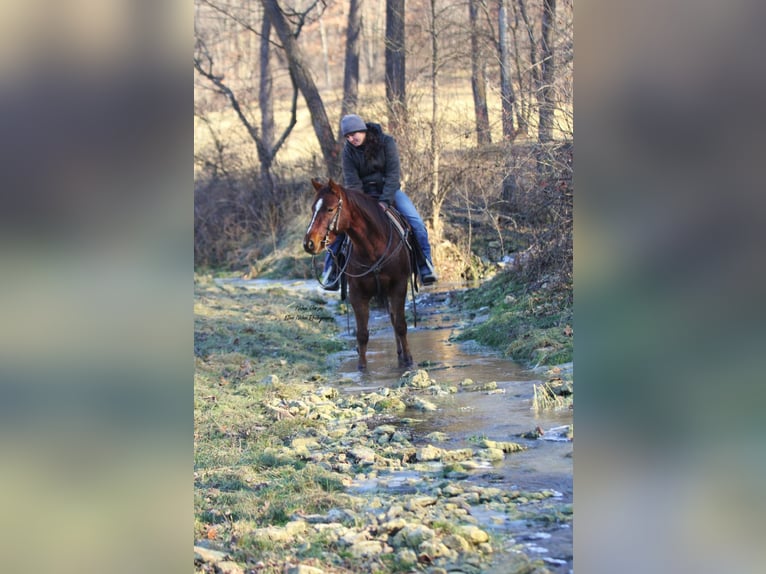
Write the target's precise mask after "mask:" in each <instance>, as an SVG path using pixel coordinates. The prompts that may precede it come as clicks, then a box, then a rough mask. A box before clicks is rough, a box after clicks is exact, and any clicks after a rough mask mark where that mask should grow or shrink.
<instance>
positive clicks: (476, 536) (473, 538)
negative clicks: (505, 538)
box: [460, 525, 489, 546]
mask: <svg viewBox="0 0 766 574" xmlns="http://www.w3.org/2000/svg"><path fill="white" fill-rule="evenodd" d="M460 535H461V536H462V537H464V538H465V539H466V540H467V541H468V542H470V543H471V544H473V545H474V546H478V545H479V544H481V543H483V542H487V541H489V534H487V533H486V532H484V531H483V530H482V529H481V528H479V527H478V526H472V525H468V526H463V527H462V528H461V529H460Z"/></svg>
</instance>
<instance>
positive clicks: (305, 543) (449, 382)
mask: <svg viewBox="0 0 766 574" xmlns="http://www.w3.org/2000/svg"><path fill="white" fill-rule="evenodd" d="M301 305H303V307H304V308H308V303H305V302H304V303H301ZM318 305H319V307H318V308H321V304H318ZM425 307H426V308H427V305H426V306H425ZM453 323H454V321H453ZM432 324H433V322H432ZM306 328H308V326H306ZM380 331H382V332H380V333H379V335H380V336H381V337H383V338H385V337H387V334H386V333H385V325H384V324H381V326H380ZM429 331H430V329H428V328H424V329H422V332H423V333H428V332H429ZM416 335H417V330H415V331H414V332H413V339H414V343H413V345H414V346H417V344H418V343H417V336H416ZM376 336H377V335H376V334H375V333H373V339H374V338H375V337H376ZM452 357H453V362H452V363H451V364H441V365H436V364H434V363H433V361H430V362H428V363H427V365H426V367H427V368H416V369H413V370H410V371H407V372H404V373H400V372H399V373H394V372H391V373H389V375H388V378H386V377H383V378H380V377H376V378H375V380H371V379H370V378H369V377H368V378H365V377H362V378H358V377H347V376H344V375H342V374H341V375H339V376H337V377H334V376H330V377H327V376H325V375H320V374H316V373H313V374H310V375H308V376H302V377H300V379H301V380H300V381H297V380H296V379H295V377H294V376H291V377H289V378H282V377H280V376H278V375H274V374H271V375H268V376H265V377H260V378H258V380H254V379H253V373H254V372H255V369H251V371H252V372H250V374H248V373H249V371H247V369H245V370H244V371H243V370H242V369H243V368H244V367H240V371H239V373H238V376H239V377H240V378H239V379H238V380H237V381H235V382H234V383H231V387H232V388H237V389H238V390H237V391H236V393H240V394H241V395H242V396H243V398H255V397H257V398H258V399H259V402H258V408H257V410H258V413H257V414H254V415H252V416H251V417H249V418H248V420H247V424H245V423H244V422H242V423H241V424H240V426H239V430H236V431H235V430H234V429H233V428H231V426H229V427H227V428H224V429H219V430H217V432H218V433H219V434H222V435H223V436H225V439H226V440H227V441H228V443H227V444H228V445H230V446H229V447H228V448H231V449H235V448H238V449H239V451H240V454H239V457H240V459H239V462H237V463H236V464H235V465H232V466H231V467H225V469H224V467H223V466H220V465H219V466H218V467H215V466H214V465H212V464H207V465H202V464H200V465H198V470H197V471H196V472H195V482H196V484H197V485H198V487H199V490H200V492H204V500H200V501H199V502H198V505H197V506H199V507H200V509H201V510H200V516H201V517H202V519H201V520H200V522H201V523H200V524H198V528H197V529H196V532H197V534H195V568H196V571H198V572H273V573H276V572H280V573H282V572H288V573H294V574H311V573H313V574H321V573H325V574H332V573H341V572H343V573H347V572H355V573H356V572H358V573H367V572H380V573H388V572H392V573H393V572H428V573H432V574H441V573H448V572H449V573H454V574H458V573H461V572H463V573H488V574H500V573H507V574H514V573H531V572H536V573H539V574H542V573H545V572H552V573H568V572H571V571H572V563H573V562H572V492H571V456H572V427H571V424H568V423H567V421H569V422H571V411H567V412H565V413H563V414H562V413H551V414H550V416H549V417H548V418H544V419H542V422H541V425H542V426H541V425H533V424H531V423H532V422H534V421H535V420H537V419H536V418H535V417H533V416H529V414H528V413H529V411H530V403H531V397H532V393H533V387H534V384H535V382H534V380H531V379H533V378H532V377H530V380H526V381H512V380H510V381H503V380H500V381H490V380H485V379H484V378H483V377H477V378H476V379H472V378H469V377H466V376H464V375H465V374H466V373H465V372H463V371H461V370H460V368H457V367H458V365H463V366H464V367H465V368H466V369H469V370H470V368H471V366H470V362H466V361H464V360H463V358H462V357H458V356H455V355H452ZM373 367H374V359H373ZM474 371H475V370H474ZM475 372H477V371H475ZM559 375H561V372H560V370H553V371H549V372H547V373H543V374H541V376H542V378H548V379H558V378H559ZM234 378H235V377H231V379H232V380H233V379H234ZM381 381H383V384H379V383H380V382H381ZM227 382H228V381H227ZM537 382H538V383H539V382H541V381H540V380H538V381H537ZM376 383H378V384H376ZM218 385H219V386H221V383H218ZM223 388H226V386H224V387H223ZM522 389H523V390H522ZM236 393H235V394H236ZM210 396H222V395H210ZM201 400H204V401H208V402H215V401H217V400H219V399H210V398H209V397H208V396H204V397H201ZM220 404H222V402H221V403H220ZM493 408H496V409H497V408H499V409H500V410H501V411H502V412H505V413H506V416H505V418H504V419H503V420H504V421H506V422H505V423H502V424H498V421H497V420H496V419H497V417H496V416H495V414H496V413H495V411H493V410H492V409H493ZM509 408H510V409H512V408H516V409H517V410H518V411H519V412H522V411H523V412H524V413H526V418H525V417H515V416H510V415H508V413H509V412H511V411H509V410H508V409H509ZM485 417H493V418H494V419H495V420H483V418H485ZM457 420H459V421H460V422H461V425H460V426H454V425H452V424H450V423H451V421H457ZM482 423H483V424H482ZM558 423H562V424H558ZM564 423H567V424H564ZM277 428H279V429H280V430H279V432H276V431H274V429H277ZM285 429H287V430H285ZM267 434H269V436H270V438H269V440H265V441H263V442H258V443H257V446H256V442H257V441H258V440H262V439H263V436H264V435H267ZM275 437H278V439H275ZM250 447H252V448H250ZM541 456H542V457H543V458H545V457H547V460H548V462H550V463H551V465H552V466H553V467H555V468H554V471H555V472H550V473H547V472H546V470H545V468H546V465H547V463H544V464H542V466H541V464H540V462H539V460H540V458H541ZM247 457H252V458H251V459H247V460H252V461H253V462H252V467H251V468H258V469H259V470H258V471H252V472H250V471H242V470H241V469H242V468H243V467H244V466H245V465H243V464H242V461H243V460H244V459H246V458H247ZM232 460H234V459H227V461H232ZM235 467H236V469H237V470H230V469H234V468H235ZM287 470H289V471H290V472H291V473H293V474H291V476H293V475H295V474H296V473H299V474H300V476H301V477H302V478H301V480H304V481H308V482H310V483H311V484H312V485H315V486H317V489H316V490H315V491H312V494H311V496H310V497H309V498H306V499H300V500H304V502H299V498H300V497H301V496H303V494H302V493H301V492H300V489H299V488H297V487H296V486H295V485H294V481H295V479H291V480H292V481H293V482H290V481H288V480H287V479H285V478H284V476H285V475H286V473H287ZM227 472H228V473H229V474H228V475H227V474H226V473H227ZM232 473H233V474H232ZM227 476H228V477H229V478H226V477H227ZM562 476H563V477H564V478H563V479H562ZM293 488H295V494H294V495H292V494H291V492H289V491H290V490H291V489H293ZM279 489H282V490H283V491H284V492H281V493H279V494H281V495H282V497H283V498H286V499H288V500H289V499H290V497H291V496H294V497H295V504H292V505H290V504H283V505H282V507H281V508H285V509H290V511H289V512H287V511H282V512H281V513H272V514H271V516H274V519H273V520H270V521H264V520H263V519H262V518H261V519H258V520H250V521H248V520H247V519H246V518H247V517H246V516H244V515H246V514H248V513H247V512H245V511H244V510H243V509H244V508H247V505H250V507H252V508H253V509H254V510H253V513H252V514H253V515H254V516H255V515H257V516H259V517H262V516H264V515H267V516H268V515H269V514H268V512H269V511H268V508H265V507H267V506H268V505H269V504H275V501H276V498H275V496H276V493H274V492H273V491H274V490H279ZM234 493H236V500H235V498H234ZM227 505H228V508H227ZM256 510H257V511H256ZM205 529H206V530H205ZM200 531H201V532H206V535H205V536H200V535H199V532H200ZM224 533H225V535H224Z"/></svg>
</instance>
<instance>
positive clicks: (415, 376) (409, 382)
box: [397, 369, 436, 389]
mask: <svg viewBox="0 0 766 574" xmlns="http://www.w3.org/2000/svg"><path fill="white" fill-rule="evenodd" d="M434 384H436V381H434V380H433V379H432V378H431V377H429V376H428V371H425V370H423V369H418V370H417V371H407V372H406V373H404V374H403V375H402V376H401V377H400V378H399V382H398V383H397V386H398V387H408V388H412V389H426V388H428V387H430V386H431V385H434Z"/></svg>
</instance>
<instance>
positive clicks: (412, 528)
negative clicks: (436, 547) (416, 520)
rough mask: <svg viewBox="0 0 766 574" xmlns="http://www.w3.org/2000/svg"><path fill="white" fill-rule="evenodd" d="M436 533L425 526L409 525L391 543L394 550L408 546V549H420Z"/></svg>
mask: <svg viewBox="0 0 766 574" xmlns="http://www.w3.org/2000/svg"><path fill="white" fill-rule="evenodd" d="M435 536H436V533H435V532H434V531H433V530H431V529H430V528H428V526H426V525H424V524H412V523H410V524H407V525H406V526H405V527H404V528H402V529H401V530H400V531H399V532H397V533H396V535H395V536H394V537H393V539H392V540H391V541H389V543H390V544H391V545H392V546H393V547H394V548H401V547H402V546H407V547H408V548H418V547H419V546H420V545H421V544H422V542H423V541H424V540H432V539H433V538H434V537H435Z"/></svg>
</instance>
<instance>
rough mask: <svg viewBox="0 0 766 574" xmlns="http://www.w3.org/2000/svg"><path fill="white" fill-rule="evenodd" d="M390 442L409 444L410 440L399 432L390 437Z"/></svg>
mask: <svg viewBox="0 0 766 574" xmlns="http://www.w3.org/2000/svg"><path fill="white" fill-rule="evenodd" d="M391 442H396V443H409V442H410V439H409V437H408V436H407V435H406V434H404V433H403V432H401V431H396V432H395V433H394V434H392V435H391Z"/></svg>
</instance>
